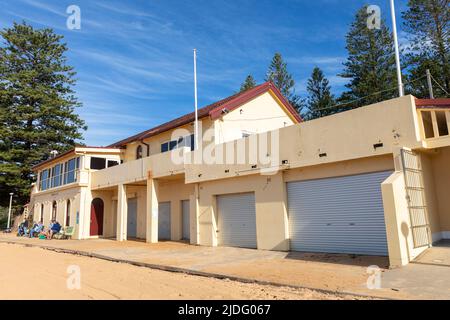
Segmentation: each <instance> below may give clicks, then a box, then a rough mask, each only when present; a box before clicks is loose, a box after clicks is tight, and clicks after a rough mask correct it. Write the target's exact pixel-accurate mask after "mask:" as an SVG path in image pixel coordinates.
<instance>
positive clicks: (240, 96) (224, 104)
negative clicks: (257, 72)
mask: <svg viewBox="0 0 450 320" xmlns="http://www.w3.org/2000/svg"><path fill="white" fill-rule="evenodd" d="M269 90H271V91H272V92H273V93H274V94H275V95H276V96H277V98H278V99H279V100H280V101H281V103H282V104H283V106H284V107H285V108H286V110H287V111H288V112H289V113H290V114H291V116H292V117H293V118H294V119H295V120H296V121H298V122H301V121H302V118H301V117H300V115H299V114H298V113H297V111H296V110H295V109H294V108H293V107H292V106H291V104H290V103H289V102H288V101H287V99H286V98H285V97H283V95H282V94H281V92H280V90H278V88H277V87H276V86H275V85H274V84H273V83H271V82H265V83H263V84H261V85H259V86H256V87H254V88H252V89H249V90H247V91H244V92H240V93H237V94H235V95H232V96H230V97H228V98H225V99H222V100H220V101H217V102H215V103H213V104H210V105H208V106H206V107H203V108H201V109H199V110H198V118H199V119H201V118H205V117H207V116H210V117H211V119H217V118H219V117H220V116H221V115H222V113H223V112H222V111H223V110H224V109H226V110H228V111H232V110H234V109H236V108H238V107H239V106H241V105H242V104H244V103H246V102H248V101H250V100H252V99H254V98H256V97H257V96H259V95H261V94H263V93H265V92H267V91H269ZM193 121H195V113H194V112H191V113H188V114H186V115H184V116H182V117H179V118H177V119H174V120H172V121H169V122H166V123H163V124H161V125H159V126H157V127H154V128H152V129H149V130H145V131H143V132H141V133H138V134H136V135H134V136H131V137H129V138H126V139H123V140H120V141H118V142H116V143H113V144H111V145H109V147H111V148H114V147H115V148H117V147H121V146H123V145H125V144H127V143H130V142H132V141H136V140H142V139H145V138H148V137H152V136H155V135H157V134H160V133H163V132H165V131H169V130H172V129H175V128H177V127H180V126H183V125H186V124H189V123H191V122H193Z"/></svg>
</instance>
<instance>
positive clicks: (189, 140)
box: [161, 134, 195, 153]
mask: <svg viewBox="0 0 450 320" xmlns="http://www.w3.org/2000/svg"><path fill="white" fill-rule="evenodd" d="M194 143H195V140H194V135H193V134H191V135H189V136H185V137H180V138H179V139H178V140H172V141H168V142H164V143H162V144H161V153H163V152H167V151H170V150H174V149H176V148H182V147H188V148H190V149H191V151H192V150H194V146H195V145H194Z"/></svg>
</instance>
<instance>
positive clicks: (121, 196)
mask: <svg viewBox="0 0 450 320" xmlns="http://www.w3.org/2000/svg"><path fill="white" fill-rule="evenodd" d="M117 191H118V192H117V230H116V240H117V241H125V240H127V210H128V208H127V207H128V206H127V187H126V185H123V184H119V186H118V190H117Z"/></svg>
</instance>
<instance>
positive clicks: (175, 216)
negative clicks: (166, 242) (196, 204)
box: [144, 180, 196, 241]
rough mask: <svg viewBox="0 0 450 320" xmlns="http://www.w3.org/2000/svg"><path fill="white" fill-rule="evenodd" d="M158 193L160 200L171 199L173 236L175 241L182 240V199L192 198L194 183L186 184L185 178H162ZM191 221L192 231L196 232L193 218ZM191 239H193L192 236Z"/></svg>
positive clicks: (166, 200) (193, 213)
mask: <svg viewBox="0 0 450 320" xmlns="http://www.w3.org/2000/svg"><path fill="white" fill-rule="evenodd" d="M157 194H158V195H157V197H158V202H168V201H170V210H171V219H170V221H171V238H172V240H175V241H176V240H181V238H182V230H183V229H182V227H183V224H182V222H183V220H182V219H183V216H182V207H181V201H183V200H190V198H191V197H192V195H194V185H192V184H185V183H184V180H166V181H164V180H161V181H159V183H158V191H157ZM191 211H192V210H191ZM190 214H191V215H195V212H191V213H190ZM190 221H191V223H190V229H191V233H194V232H196V228H195V225H193V224H192V219H190ZM144 225H145V224H144ZM191 240H193V238H192V237H191Z"/></svg>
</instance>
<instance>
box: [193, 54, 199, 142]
mask: <svg viewBox="0 0 450 320" xmlns="http://www.w3.org/2000/svg"><path fill="white" fill-rule="evenodd" d="M194 100H195V124H194V125H195V129H194V131H195V142H194V143H195V145H194V149H195V150H197V149H198V145H199V139H198V110H197V109H198V105H197V104H198V102H197V49H194Z"/></svg>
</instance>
